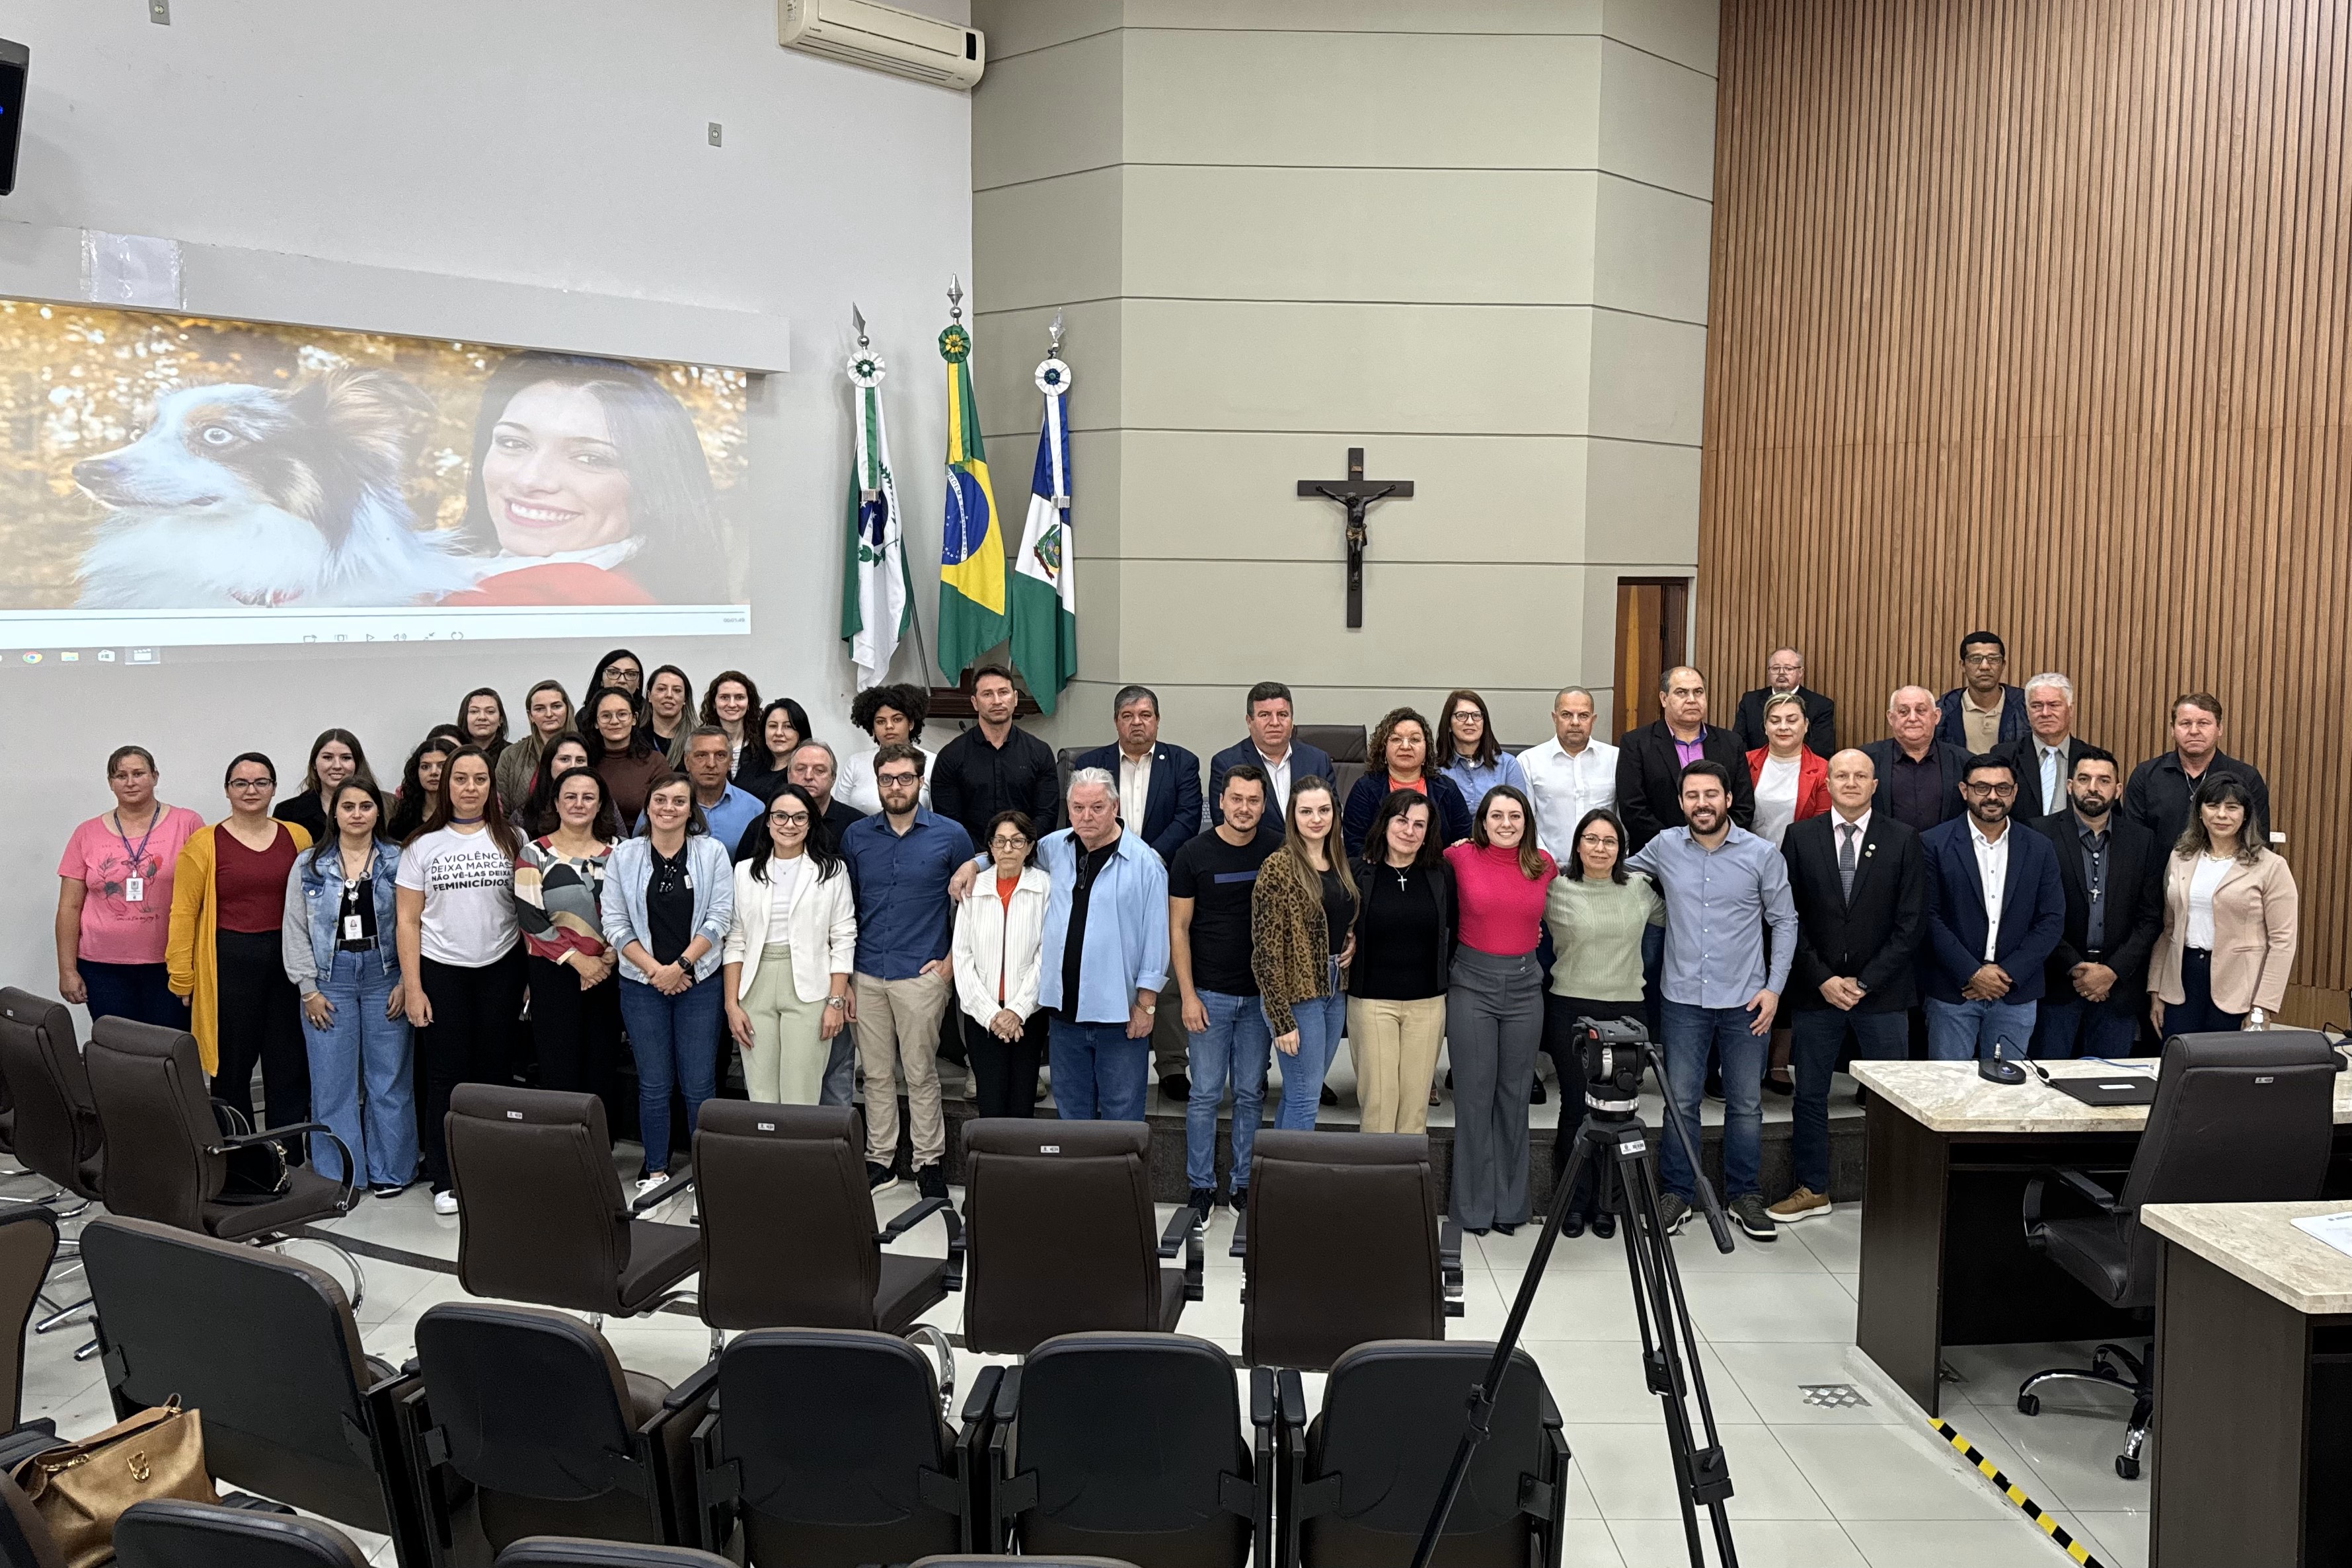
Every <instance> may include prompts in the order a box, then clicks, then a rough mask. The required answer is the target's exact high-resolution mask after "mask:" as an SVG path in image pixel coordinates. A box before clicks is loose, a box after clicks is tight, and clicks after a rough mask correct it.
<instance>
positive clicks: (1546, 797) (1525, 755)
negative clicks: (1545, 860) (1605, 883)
mask: <svg viewBox="0 0 2352 1568" xmlns="http://www.w3.org/2000/svg"><path fill="white" fill-rule="evenodd" d="M1519 767H1520V768H1521V769H1522V770H1523V771H1525V772H1526V774H1527V776H1528V797H1529V799H1530V800H1532V801H1533V803H1534V805H1535V809H1536V842H1537V844H1538V846H1540V847H1541V848H1543V849H1546V850H1549V851H1550V852H1551V858H1552V859H1553V860H1554V861H1556V862H1559V864H1561V865H1566V864H1567V863H1568V862H1569V857H1570V856H1571V855H1573V854H1575V853H1576V824H1577V823H1579V822H1580V821H1583V820H1584V813H1585V812H1587V811H1597V810H1609V809H1612V808H1614V807H1615V806H1616V804H1617V748H1616V747H1613V746H1611V745H1609V744H1608V743H1607V742H1605V741H1599V740H1592V741H1587V742H1586V743H1585V747H1584V749H1583V750H1581V751H1580V752H1577V753H1576V754H1575V755H1573V756H1570V753H1569V751H1568V748H1567V747H1563V746H1561V745H1560V743H1559V737H1558V736H1554V737H1552V738H1551V739H1549V740H1547V741H1545V742H1544V743H1543V744H1541V745H1540V746H1531V747H1528V748H1527V749H1526V750H1525V751H1522V752H1520V753H1519Z"/></svg>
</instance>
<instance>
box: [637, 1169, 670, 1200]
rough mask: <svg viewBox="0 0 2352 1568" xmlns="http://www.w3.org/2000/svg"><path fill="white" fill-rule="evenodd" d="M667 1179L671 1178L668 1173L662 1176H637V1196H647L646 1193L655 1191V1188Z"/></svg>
mask: <svg viewBox="0 0 2352 1568" xmlns="http://www.w3.org/2000/svg"><path fill="white" fill-rule="evenodd" d="M667 1180H669V1176H668V1175H667V1173H665V1174H663V1175H661V1176H639V1177H638V1178H637V1196H638V1197H645V1196H646V1194H647V1193H649V1192H651V1191H653V1189H654V1188H656V1187H657V1186H661V1184H662V1183H664V1182H666V1181H667Z"/></svg>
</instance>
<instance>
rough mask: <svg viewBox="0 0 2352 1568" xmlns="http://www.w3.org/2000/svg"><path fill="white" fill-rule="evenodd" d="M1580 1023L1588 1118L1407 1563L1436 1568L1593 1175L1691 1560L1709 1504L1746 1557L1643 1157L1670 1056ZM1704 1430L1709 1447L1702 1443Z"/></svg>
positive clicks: (1719, 1222)
mask: <svg viewBox="0 0 2352 1568" xmlns="http://www.w3.org/2000/svg"><path fill="white" fill-rule="evenodd" d="M1577 1024H1578V1029H1579V1032H1580V1036H1581V1040H1580V1044H1581V1047H1582V1049H1583V1051H1584V1053H1585V1082H1586V1089H1585V1097H1584V1103H1585V1106H1586V1108H1587V1113H1586V1115H1585V1118H1584V1124H1583V1125H1582V1126H1581V1127H1580V1128H1579V1129H1578V1131H1577V1134H1576V1145H1575V1147H1574V1149H1573V1150H1572V1151H1571V1152H1570V1155H1569V1159H1568V1165H1567V1167H1566V1168H1565V1169H1564V1170H1562V1171H1561V1172H1560V1174H1559V1181H1558V1183H1557V1184H1556V1185H1555V1186H1553V1188H1552V1195H1551V1210H1550V1212H1549V1214H1548V1215H1546V1216H1545V1218H1544V1228H1543V1234H1542V1236H1541V1237H1539V1238H1538V1239H1537V1241H1536V1250H1535V1256H1534V1257H1533V1258H1532V1259H1530V1260H1528V1270H1527V1273H1526V1275H1525V1276H1524V1277H1522V1278H1521V1280H1520V1281H1519V1293H1518V1295H1517V1298H1516V1299H1515V1300H1514V1301H1512V1302H1511V1312H1510V1316H1509V1318H1508V1319H1507V1320H1506V1321H1505V1322H1504V1324H1503V1333H1502V1337H1501V1338H1500V1339H1499V1340H1497V1341H1496V1344H1495V1354H1494V1357H1493V1359H1492V1360H1490V1361H1489V1362H1488V1363H1487V1364H1486V1372H1485V1374H1484V1375H1482V1376H1481V1377H1480V1379H1479V1381H1478V1382H1477V1384H1476V1385H1474V1386H1473V1387H1472V1388H1471V1390H1470V1406H1469V1424H1468V1426H1467V1427H1466V1428H1465V1430H1464V1432H1463V1434H1462V1442H1461V1445H1460V1447H1458V1448H1455V1449H1454V1462H1453V1465H1452V1466H1451V1467H1450V1468H1449V1469H1447V1470H1446V1472H1445V1481H1444V1486H1443V1487H1442V1488H1441V1489H1440V1490H1439V1491H1438V1496H1437V1506H1436V1507H1435V1509H1433V1511H1431V1513H1430V1516H1429V1522H1428V1524H1427V1525H1425V1526H1423V1530H1422V1533H1421V1543H1420V1545H1419V1546H1418V1547H1417V1548H1416V1549H1415V1550H1414V1552H1413V1554H1412V1568H1429V1562H1430V1558H1431V1556H1432V1555H1433V1553H1434V1552H1436V1550H1437V1542H1438V1538H1439V1537H1440V1536H1441V1535H1443V1534H1444V1531H1445V1521H1446V1517H1447V1515H1449V1514H1450V1513H1452V1512H1453V1511H1454V1499H1455V1498H1456V1497H1457V1496H1458V1495H1459V1494H1460V1492H1461V1490H1462V1484H1463V1481H1464V1479H1465V1478H1466V1477H1467V1476H1468V1475H1469V1472H1470V1460H1471V1458H1472V1457H1473V1456H1474V1455H1475V1453H1476V1452H1477V1448H1478V1445H1479V1444H1481V1443H1483V1442H1485V1441H1486V1438H1487V1437H1488V1435H1489V1432H1490V1430H1491V1424H1492V1422H1493V1419H1494V1414H1495V1401H1496V1396H1497V1395H1498V1393H1499V1391H1500V1390H1501V1387H1502V1383H1503V1376H1504V1374H1505V1373H1506V1372H1507V1371H1508V1370H1509V1368H1510V1364H1511V1352H1512V1351H1513V1350H1514V1349H1516V1348H1517V1345H1518V1343H1519V1333H1520V1331H1521V1330H1522V1329H1523V1328H1524V1327H1525V1326H1526V1324H1527V1319H1528V1309H1529V1308H1530V1307H1532V1306H1533V1305H1534V1304H1535V1299H1536V1291H1538V1289H1539V1288H1541V1286H1542V1284H1543V1276H1544V1267H1545V1265H1546V1264H1547V1263H1549V1261H1550V1260H1551V1249H1552V1244H1553V1243H1554V1242H1556V1241H1557V1240H1559V1227H1560V1221H1561V1220H1562V1219H1564V1218H1567V1215H1568V1210H1569V1206H1570V1203H1571V1202H1573V1201H1574V1197H1575V1194H1576V1187H1577V1182H1578V1180H1579V1178H1580V1177H1581V1176H1585V1175H1586V1174H1587V1173H1588V1172H1589V1173H1590V1174H1591V1178H1592V1181H1593V1183H1594V1188H1593V1191H1594V1199H1595V1202H1596V1203H1597V1204H1598V1205H1599V1206H1600V1207H1603V1208H1605V1209H1607V1210H1608V1211H1609V1212H1611V1213H1613V1214H1615V1215H1616V1216H1617V1221H1618V1225H1617V1228H1618V1231H1619V1233H1620V1234H1621V1235H1622V1236H1623V1237H1624V1238H1625V1267H1626V1270H1627V1271H1628V1273H1629V1274H1630V1275H1631V1277H1632V1282H1633V1316H1634V1318H1635V1320H1636V1321H1637V1322H1639V1323H1640V1324H1641V1331H1642V1365H1643V1370H1644V1372H1646V1373H1647V1375H1648V1378H1649V1385H1650V1392H1651V1393H1653V1394H1655V1395H1656V1396H1658V1398H1659V1401H1660V1404H1661V1406H1662V1407H1663V1410H1664V1417H1665V1424H1666V1446H1667V1448H1668V1449H1669V1450H1670V1451H1671V1452H1672V1454H1673V1456H1674V1462H1675V1493H1676V1500H1678V1501H1679V1502H1680V1503H1681V1504H1682V1511H1683V1534H1684V1536H1685V1539H1686V1540H1687V1542H1689V1546H1690V1560H1691V1564H1692V1568H1705V1563H1706V1552H1705V1549H1704V1547H1703V1545H1702V1544H1701V1541H1700V1537H1699V1527H1698V1510H1699V1509H1701V1508H1705V1509H1706V1511H1707V1518H1708V1521H1709V1522H1710V1523H1711V1524H1712V1526H1713V1528H1714V1533H1715V1550H1716V1556H1717V1561H1718V1562H1719V1563H1721V1565H1722V1568H1737V1564H1738V1561H1739V1559H1738V1552H1736V1551H1735V1550H1734V1548H1733V1545H1732V1540H1731V1521H1730V1518H1729V1516H1728V1515H1727V1514H1726V1512H1725V1511H1724V1501H1725V1500H1726V1499H1727V1498H1729V1497H1730V1496H1731V1470H1730V1467H1729V1465H1728V1464H1727V1461H1726V1460H1725V1458H1724V1453H1723V1445H1722V1442H1721V1440H1720V1438H1719V1437H1717V1432H1716V1426H1715V1407H1714V1406H1713V1405H1712V1404H1711V1403H1710V1402H1709V1401H1708V1399H1707V1394H1706V1375H1705V1373H1704V1372H1702V1371H1701V1369H1700V1366H1699V1359H1698V1342H1697V1338H1696V1333H1695V1332H1694V1331H1693V1329H1692V1327H1691V1321H1690V1309H1689V1307H1688V1306H1687V1305H1686V1304H1685V1302H1684V1301H1683V1282H1682V1275H1681V1274H1680V1273H1679V1272H1677V1271H1676V1270H1675V1251H1674V1247H1673V1245H1672V1244H1671V1243H1670V1242H1669V1241H1668V1240H1667V1239H1666V1235H1665V1228H1664V1225H1663V1224H1662V1223H1661V1221H1660V1219H1659V1217H1658V1186H1657V1182H1656V1179H1655V1177H1654V1176H1652V1175H1651V1171H1650V1164H1649V1158H1648V1155H1649V1148H1650V1133H1649V1129H1648V1128H1647V1127H1645V1126H1644V1125H1643V1123H1642V1119H1641V1117H1640V1115H1639V1114H1638V1113H1637V1112H1638V1109H1639V1106H1640V1101H1639V1098H1638V1095H1639V1092H1640V1088H1641V1082H1642V1067H1643V1062H1644V1061H1645V1060H1646V1061H1648V1062H1650V1063H1652V1064H1654V1065H1655V1066H1656V1068H1657V1070H1658V1082H1660V1083H1661V1084H1664V1082H1666V1068H1665V1062H1664V1060H1663V1059H1662V1058H1661V1057H1660V1055H1659V1053H1658V1048H1657V1047H1656V1046H1655V1045H1654V1044H1652V1043H1651V1042H1650V1040H1648V1039H1647V1038H1646V1037H1645V1036H1644V1035H1643V1033H1642V1031H1641V1030H1639V1029H1638V1028H1637V1027H1636V1026H1633V1025H1630V1024H1622V1023H1617V1022H1613V1021H1612V1022H1609V1023H1599V1024H1596V1023H1594V1022H1593V1021H1592V1020H1591V1019H1578V1020H1577ZM1665 1122H1666V1128H1667V1132H1668V1135H1669V1136H1672V1137H1674V1138H1675V1139H1676V1140H1677V1141H1678V1142H1679V1143H1680V1144H1681V1145H1682V1151H1683V1154H1684V1156H1685V1158H1687V1159H1688V1160H1689V1161H1690V1167H1691V1174H1692V1179H1693V1182H1694V1184H1695V1186H1696V1190H1697V1193H1698V1197H1699V1203H1700V1205H1701V1207H1702V1208H1703V1210H1704V1211H1705V1213H1706V1223H1707V1228H1708V1229H1709V1230H1710V1231H1711V1232H1712V1233H1713V1234H1714V1237H1715V1245H1716V1249H1717V1251H1720V1252H1729V1251H1730V1250H1731V1228H1730V1226H1729V1225H1728V1224H1727V1223H1726V1221H1725V1219H1724V1218H1723V1209H1722V1207H1721V1206H1720V1205H1719V1204H1717V1201H1716V1197H1715V1189H1714V1188H1713V1187H1712V1186H1708V1185H1707V1179H1706V1175H1705V1174H1704V1173H1703V1172H1701V1171H1700V1170H1699V1165H1698V1151H1697V1150H1696V1149H1694V1148H1692V1147H1691V1146H1690V1138H1689V1136H1688V1134H1685V1132H1684V1131H1683V1128H1682V1125H1681V1124H1680V1123H1678V1122H1676V1121H1675V1118H1674V1114H1673V1111H1672V1107H1671V1106H1669V1107H1668V1112H1667V1115H1666V1118H1665ZM1693 1395H1696V1396H1697V1399H1698V1418H1699V1427H1698V1430H1697V1431H1696V1432H1695V1431H1694V1430H1693V1428H1692V1426H1691V1419H1690V1411H1689V1406H1688V1400H1689V1398H1690V1396H1693ZM1702 1435H1703V1436H1704V1438H1705V1441H1704V1443H1701V1442H1700V1441H1699V1440H1698V1438H1699V1437H1700V1436H1702Z"/></svg>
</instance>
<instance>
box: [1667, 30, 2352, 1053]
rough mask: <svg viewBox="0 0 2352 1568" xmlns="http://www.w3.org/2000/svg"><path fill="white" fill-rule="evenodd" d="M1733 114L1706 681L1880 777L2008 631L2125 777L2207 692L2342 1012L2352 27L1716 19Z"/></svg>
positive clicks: (1719, 210) (2348, 714) (2351, 597)
mask: <svg viewBox="0 0 2352 1568" xmlns="http://www.w3.org/2000/svg"><path fill="white" fill-rule="evenodd" d="M1719 84H1720V85H1719V89H1718V98H1717V141H1716V192H1715V232H1714V256H1713V288H1714V298H1713V308H1712V321H1711V324H1710V330H1709V332H1708V336H1707V374H1706V437H1705V441H1706V453H1705V465H1704V476H1703V480H1702V488H1701V497H1700V525H1699V575H1698V611H1697V617H1696V620H1697V646H1698V653H1699V659H1700V662H1701V664H1703V665H1705V666H1706V667H1707V668H1708V669H1709V670H1710V671H1712V672H1715V673H1716V685H1717V688H1718V689H1719V690H1721V691H1723V692H1725V693H1732V692H1737V691H1738V690H1740V689H1741V688H1742V687H1743V686H1746V685H1751V684H1753V683H1755V682H1756V681H1758V680H1760V678H1761V676H1762V672H1763V664H1764V655H1765V653H1766V651H1767V650H1768V649H1769V648H1770V647H1771V646H1773V645H1774V644H1775V643H1782V642H1792V643H1796V644H1798V645H1799V646H1801V647H1802V648H1803V649H1804V650H1805V653H1806V655H1807V658H1808V660H1809V671H1808V679H1809V681H1810V682H1811V684H1812V685H1816V686H1819V687H1821V688H1822V689H1823V690H1826V691H1829V692H1831V693H1832V694H1834V695H1836V696H1837V697H1838V698H1839V706H1840V711H1841V715H1842V716H1843V720H1844V723H1843V728H1844V732H1845V733H1844V735H1843V739H1845V740H1847V741H1850V742H1855V741H1861V740H1864V739H1870V738H1874V737H1877V736H1879V735H1881V734H1884V733H1885V731H1884V728H1883V721H1882V719H1881V717H1880V715H1882V714H1883V712H1884V706H1883V705H1884V701H1885V694H1886V693H1887V692H1889V691H1891V690H1892V689H1893V688H1894V687H1895V686H1897V685H1904V684H1906V683H1910V682H1916V683H1918V684H1920V685H1926V686H1927V687H1929V688H1930V689H1931V690H1936V691H1942V690H1944V689H1945V688H1947V687H1948V686H1950V685H1953V684H1954V681H1955V678H1956V673H1957V660H1956V655H1957V653H1958V648H1957V643H1958V637H1959V634H1960V633H1961V632H1965V631H1968V630H1969V629H1970V628H1972V627H1976V626H1980V625H1981V626H1988V627H1991V628H1993V629H1995V630H1997V631H1999V632H2001V633H2002V634H2003V635H2004V636H2005V637H2006V638H2007V639H2008V641H2009V646H2010V674H2011V679H2012V680H2017V681H2022V680H2023V678H2024V677H2025V676H2027V675H2029V674H2032V673H2033V672H2035V671H2037V670H2042V669H2058V670H2063V671H2065V672H2067V673H2068V674H2071V675H2072V676H2073V677H2074V681H2075V683H2076V685H2077V687H2078V688H2079V690H2080V693H2081V702H2082V707H2081V715H2082V716H2081V723H2080V726H2079V727H2080V728H2081V730H2082V731H2083V733H2084V734H2085V735H2086V736H2088V737H2091V738H2093V739H2095V740H2097V741H2099V742H2100V743H2102V744H2104V745H2105V746H2108V747H2112V748H2113V749H2115V750H2116V752H2117V754H2118V755H2119V756H2121V757H2122V758H2124V761H2125V765H2126V768H2128V767H2129V766H2130V765H2131V764H2132V763H2133V762H2136V761H2137V760H2138V759H2139V758H2144V757H2147V756H2149V755H2151V754H2153V753H2155V752H2157V751H2158V750H2160V749H2162V748H2163V747H2165V745H2166V744H2167V743H2168V742H2167V736H2166V727H2165V726H2166V715H2167V705H2168V699H2169V698H2170V697H2171V695H2173V694H2174V693H2176V692H2179V691H2186V690H2196V689H2204V690H2210V691H2211V692H2214V693H2215V694H2217V695H2220V696H2221V699H2222V701H2223V703H2224V705H2225V706H2226V707H2227V710H2228V724H2227V729H2226V734H2225V737H2224V740H2223V745H2224V747H2226V749H2228V750H2229V751H2230V752H2231V753H2232V754H2233V755H2237V756H2242V757H2246V758H2251V759H2252V760H2253V761H2254V762H2255V763H2256V764H2258V765H2259V766H2260V767H2261V768H2263V771H2264V773H2265V774H2266V775H2267V776H2268V777H2269V779H2270V781H2271V798H2272V802H2273V819H2274V821H2273V827H2275V828H2276V829H2278V830H2279V831H2283V832H2284V833H2286V834H2287V835H2288V842H2287V845H2286V852H2287V855H2288V858H2289V860H2290V861H2291V862H2292V863H2293V865H2294V870H2295V875H2296V879H2297V881H2298V883H2300V884H2301V887H2302V890H2303V931H2302V956H2301V960H2300V962H2299V963H2298V965H2297V967H2296V973H2295V977H2294V978H2295V982H2296V986H2297V991H2296V998H2297V1003H2298V1005H2297V1007H2296V1008H2295V1009H2294V1010H2295V1011H2297V1012H2308V1011H2319V1012H2326V1013H2328V1014H2329V1015H2330V1016H2338V1017H2340V1016H2341V1015H2342V1012H2343V1009H2342V1006H2341V998H2342V995H2343V992H2344V990H2345V988H2346V987H2347V983H2352V973H2347V970H2352V965H2347V957H2346V947H2347V938H2352V872H2347V850H2352V820H2347V810H2346V785H2347V780H2352V711H2347V681H2346V673H2347V655H2352V637H2347V631H2346V621H2347V613H2352V583H2347V570H2352V543H2347V524H2352V505H2347V485H2352V465H2347V454H2346V438H2345V418H2346V391H2345V377H2346V374H2347V370H2346V367H2347V349H2352V344H2347V333H2352V200H2347V117H2352V0H2231V3H2227V4H2215V3H2214V0H1936V3H1933V4H1920V3H1918V0H1722V54H1721V75H1720V78H1719ZM2328 992H2333V993H2335V994H2336V998H2337V1005H2335V1006H2333V1007H2328V1006H2325V1005H2323V999H2324V998H2325V996H2326V993H2328Z"/></svg>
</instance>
